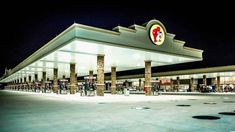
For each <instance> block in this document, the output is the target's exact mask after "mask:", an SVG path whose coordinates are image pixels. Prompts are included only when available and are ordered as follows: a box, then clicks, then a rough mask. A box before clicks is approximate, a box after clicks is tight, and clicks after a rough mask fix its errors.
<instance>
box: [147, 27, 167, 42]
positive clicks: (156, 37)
mask: <svg viewBox="0 0 235 132" xmlns="http://www.w3.org/2000/svg"><path fill="white" fill-rule="evenodd" d="M150 38H151V40H152V42H153V43H154V44H156V45H161V44H162V43H163V42H164V40H165V33H164V30H163V28H162V27H161V26H160V25H158V24H154V25H152V27H151V28H150Z"/></svg>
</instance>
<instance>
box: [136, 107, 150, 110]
mask: <svg viewBox="0 0 235 132" xmlns="http://www.w3.org/2000/svg"><path fill="white" fill-rule="evenodd" d="M134 109H136V110H146V109H150V107H135V108H134Z"/></svg>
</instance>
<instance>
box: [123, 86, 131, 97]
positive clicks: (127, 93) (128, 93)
mask: <svg viewBox="0 0 235 132" xmlns="http://www.w3.org/2000/svg"><path fill="white" fill-rule="evenodd" d="M124 95H125V96H129V95H130V91H129V89H127V88H124Z"/></svg>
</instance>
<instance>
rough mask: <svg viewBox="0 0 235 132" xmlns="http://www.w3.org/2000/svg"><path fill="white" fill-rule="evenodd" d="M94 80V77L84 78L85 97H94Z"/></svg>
mask: <svg viewBox="0 0 235 132" xmlns="http://www.w3.org/2000/svg"><path fill="white" fill-rule="evenodd" d="M95 79H96V77H84V80H85V84H84V88H85V95H87V96H95V90H96V85H95Z"/></svg>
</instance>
